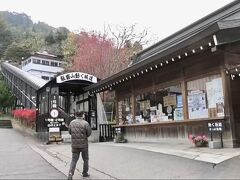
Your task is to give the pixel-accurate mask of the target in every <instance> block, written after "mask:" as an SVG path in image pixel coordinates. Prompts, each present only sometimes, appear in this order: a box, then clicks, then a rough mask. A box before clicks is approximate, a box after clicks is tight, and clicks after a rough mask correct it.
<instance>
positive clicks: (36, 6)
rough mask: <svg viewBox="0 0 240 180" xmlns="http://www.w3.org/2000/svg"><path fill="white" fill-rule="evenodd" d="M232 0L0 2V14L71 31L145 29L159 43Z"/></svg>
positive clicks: (37, 0) (41, 0)
mask: <svg viewBox="0 0 240 180" xmlns="http://www.w3.org/2000/svg"><path fill="white" fill-rule="evenodd" d="M232 1H233V0H0V11H5V10H7V11H11V12H13V11H14V12H24V13H26V14H27V15H29V16H30V17H31V19H32V20H33V21H34V22H38V21H42V22H45V23H47V24H49V25H51V26H54V27H60V26H65V27H67V28H68V29H70V30H71V31H79V30H81V29H85V30H95V31H100V32H103V29H104V25H108V24H110V25H113V26H115V25H121V26H130V25H132V24H136V27H137V31H139V32H141V31H142V30H143V29H147V30H148V34H149V35H150V36H151V38H152V37H154V38H153V39H155V40H161V39H163V38H166V37H167V36H169V35H171V34H173V33H175V32H177V31H178V30H180V29H182V28H184V27H186V26H187V25H190V24H191V23H193V22H195V21H197V20H198V19H201V18H202V17H204V16H206V15H208V14H209V13H211V12H213V11H215V10H217V9H219V8H221V7H223V6H225V5H226V4H228V3H230V2H232Z"/></svg>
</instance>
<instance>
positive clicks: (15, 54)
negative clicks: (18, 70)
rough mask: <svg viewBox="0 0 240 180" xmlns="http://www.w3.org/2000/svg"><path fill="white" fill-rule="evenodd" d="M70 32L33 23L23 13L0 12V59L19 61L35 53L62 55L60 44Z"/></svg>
mask: <svg viewBox="0 0 240 180" xmlns="http://www.w3.org/2000/svg"><path fill="white" fill-rule="evenodd" d="M69 32H70V31H69V30H68V29H67V28H66V27H59V28H55V27H52V26H50V25H48V24H47V23H45V22H38V23H34V22H33V21H32V20H31V17H30V16H29V15H27V14H25V13H17V12H8V11H0V59H11V60H14V61H21V60H20V59H21V58H22V57H25V56H28V55H29V54H31V53H33V52H36V51H43V50H47V51H48V52H49V53H52V54H56V55H62V54H63V52H62V43H63V42H64V41H65V40H66V39H67V36H68V33H69Z"/></svg>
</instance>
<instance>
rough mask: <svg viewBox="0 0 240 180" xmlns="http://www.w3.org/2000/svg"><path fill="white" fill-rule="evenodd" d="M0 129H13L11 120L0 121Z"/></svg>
mask: <svg viewBox="0 0 240 180" xmlns="http://www.w3.org/2000/svg"><path fill="white" fill-rule="evenodd" d="M0 128H13V126H12V122H11V120H0Z"/></svg>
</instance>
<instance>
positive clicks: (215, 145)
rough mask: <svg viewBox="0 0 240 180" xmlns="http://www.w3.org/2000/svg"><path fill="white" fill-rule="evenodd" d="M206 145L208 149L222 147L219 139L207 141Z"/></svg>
mask: <svg viewBox="0 0 240 180" xmlns="http://www.w3.org/2000/svg"><path fill="white" fill-rule="evenodd" d="M208 146H209V148H210V149H220V148H222V144H221V141H208Z"/></svg>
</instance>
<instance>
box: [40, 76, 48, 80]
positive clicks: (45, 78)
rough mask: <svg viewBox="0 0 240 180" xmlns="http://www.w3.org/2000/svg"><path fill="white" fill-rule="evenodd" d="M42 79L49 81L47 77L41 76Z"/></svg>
mask: <svg viewBox="0 0 240 180" xmlns="http://www.w3.org/2000/svg"><path fill="white" fill-rule="evenodd" d="M41 77H42V79H44V80H49V77H48V76H41Z"/></svg>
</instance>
